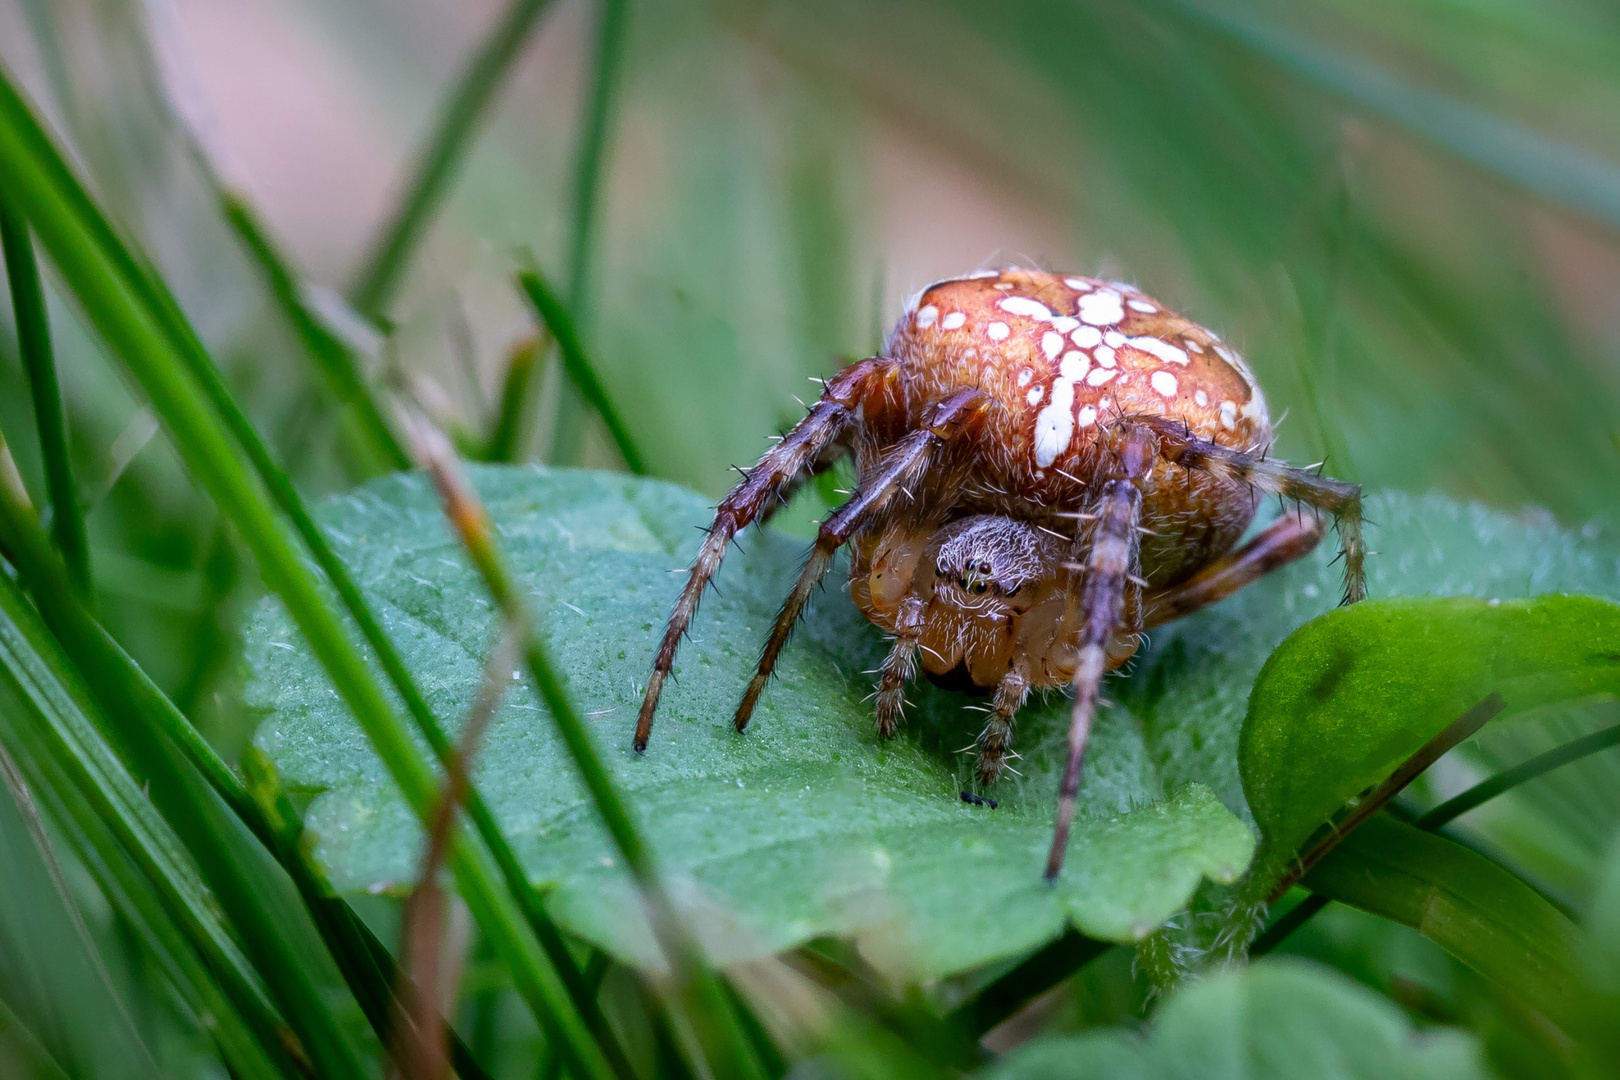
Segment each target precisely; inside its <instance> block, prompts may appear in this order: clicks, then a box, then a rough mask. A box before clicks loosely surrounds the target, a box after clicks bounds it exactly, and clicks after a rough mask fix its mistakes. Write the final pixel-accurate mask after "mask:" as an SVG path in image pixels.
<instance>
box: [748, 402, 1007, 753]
mask: <svg viewBox="0 0 1620 1080" xmlns="http://www.w3.org/2000/svg"><path fill="white" fill-rule="evenodd" d="M990 400H991V399H990V397H989V395H987V394H985V393H984V392H983V391H981V390H958V391H957V392H956V393H954V394H952V395H950V396H949V397H947V398H943V399H941V400H939V401H936V402H934V403H933V404H932V405H930V406H928V407H927V408H926V409H925V410H923V415H922V423H921V425H920V426H919V427H917V428H916V429H914V430H913V431H912V432H911V433H910V434H908V435H906V436H905V437H904V438H902V439H901V440H900V441H899V442H897V443H895V444H894V445H893V446H892V447H890V448H889V449H888V450H887V451H885V452H884V454H883V456H882V458H880V459H879V461H878V463H877V466H876V467H875V468H874V469H872V471H871V472H870V473H869V474H868V475H866V476H864V477H862V478H861V482H860V484H859V485H858V486H857V487H856V488H855V493H854V494H853V495H851V496H850V497H849V501H848V502H846V503H845V504H844V505H843V506H840V507H839V508H838V509H837V510H836V511H834V512H833V513H832V514H831V515H829V516H828V518H827V520H826V521H824V522H822V523H821V529H820V530H819V531H818V532H817V534H816V543H815V547H813V548H811V549H810V557H809V558H808V559H806V560H805V563H804V569H803V570H801V571H800V572H799V580H798V581H797V582H795V583H794V585H793V591H792V592H790V593H788V596H787V599H786V600H784V601H783V602H782V610H781V611H780V612H779V613H778V614H777V616H776V625H775V626H773V627H771V636H770V637H769V638H768V639H767V640H766V642H765V647H764V649H762V650H760V654H759V668H758V670H757V671H756V672H755V673H754V677H753V679H752V680H750V681H749V683H748V689H747V690H745V691H743V696H742V701H741V702H739V703H738V705H737V715H736V717H735V718H734V720H733V723H735V724H736V726H737V730H738V731H741V730H743V729H744V728H745V727H747V726H748V718H749V717H750V716H752V715H753V712H754V705H755V704H756V703H758V701H759V695H760V693H761V692H762V691H764V689H765V684H766V682H768V681H769V680H770V677H771V671H772V670H773V669H774V668H775V667H776V658H777V657H778V656H780V655H781V653H782V646H783V645H785V644H787V639H788V635H789V634H791V633H792V632H793V626H794V624H795V623H797V622H798V621H799V614H800V613H801V612H802V611H803V610H804V605H805V602H806V601H807V600H809V599H810V591H811V590H812V589H814V588H815V587H816V584H817V583H818V582H819V581H820V580H821V577H822V575H823V574H825V573H826V572H827V567H828V566H829V565H830V564H831V563H832V557H833V554H834V553H835V552H836V551H837V550H838V549H839V548H840V547H842V546H843V545H844V544H845V543H846V542H848V541H849V539H850V538H851V537H853V536H854V535H855V534H856V533H857V532H858V531H860V530H861V529H862V528H863V527H865V526H866V525H867V524H868V523H870V522H871V520H872V519H873V518H874V517H875V516H877V515H878V514H879V513H881V512H882V510H883V509H884V508H885V507H886V506H888V504H889V502H890V500H892V499H893V498H894V497H895V496H896V495H898V494H900V493H901V492H903V491H907V490H908V489H909V488H910V487H911V486H912V485H913V484H915V483H916V481H917V480H918V479H920V478H921V477H922V475H923V473H925V472H926V471H927V470H928V468H929V466H930V465H932V464H935V462H936V459H937V457H938V455H939V452H940V450H941V449H942V448H944V447H946V446H948V445H950V444H951V443H952V442H954V441H956V440H957V439H961V438H966V437H971V436H973V435H976V434H977V433H978V429H979V424H978V423H977V421H978V420H979V419H980V418H982V417H983V415H984V412H985V410H986V409H987V408H988V407H989V405H990Z"/></svg>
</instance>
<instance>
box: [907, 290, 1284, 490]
mask: <svg viewBox="0 0 1620 1080" xmlns="http://www.w3.org/2000/svg"><path fill="white" fill-rule="evenodd" d="M888 355H889V356H890V357H892V358H893V359H894V360H896V361H897V362H898V363H899V364H900V367H901V379H902V381H903V383H904V385H905V387H906V397H907V400H908V401H910V402H913V403H917V402H926V401H932V400H936V399H938V398H941V397H943V396H945V395H946V394H948V393H950V392H951V391H952V390H956V389H961V388H963V387H977V388H979V389H981V390H984V391H986V392H987V393H989V394H990V395H991V396H992V397H993V398H994V399H995V401H996V403H997V405H998V406H999V408H997V409H995V410H993V411H992V414H991V416H990V417H989V419H988V426H989V428H990V429H991V431H990V432H989V433H988V434H989V435H990V438H991V440H992V441H993V442H995V443H996V444H997V445H999V446H1000V447H1002V448H1003V451H1004V452H1003V453H1002V454H1001V455H999V464H1000V466H1001V469H1000V471H1003V472H1005V473H1006V474H1007V475H1006V476H1005V477H1002V478H1000V479H1005V480H1007V481H1009V482H1011V483H1012V484H1014V485H1016V486H1017V487H1018V488H1019V489H1020V490H1021V491H1023V492H1025V493H1027V494H1030V495H1032V496H1039V495H1042V494H1046V493H1051V494H1053V495H1056V494H1058V493H1059V492H1060V491H1061V490H1062V489H1063V487H1064V485H1065V477H1064V476H1063V474H1064V473H1069V474H1070V475H1071V476H1079V475H1083V473H1082V471H1081V470H1082V469H1083V467H1084V465H1085V464H1086V463H1087V461H1088V459H1089V457H1090V455H1091V454H1092V453H1093V446H1094V443H1095V440H1096V435H1097V432H1098V431H1099V429H1100V427H1102V426H1103V425H1105V424H1106V421H1107V420H1109V419H1110V418H1112V417H1117V416H1131V415H1152V416H1167V417H1172V418H1175V419H1177V420H1181V421H1183V422H1185V423H1186V424H1187V426H1188V427H1189V429H1190V430H1191V432H1192V433H1193V434H1194V435H1196V436H1198V437H1200V438H1203V439H1207V440H1209V441H1211V442H1217V443H1220V444H1222V445H1227V446H1232V447H1235V448H1244V449H1247V448H1250V447H1253V446H1256V445H1260V444H1264V443H1265V442H1267V441H1268V440H1269V438H1270V435H1271V427H1270V418H1269V417H1268V415H1267V413H1266V403H1265V398H1264V396H1263V395H1262V394H1261V392H1260V389H1259V387H1258V386H1257V385H1256V384H1255V382H1254V377H1253V376H1252V375H1251V374H1250V372H1249V370H1248V368H1247V367H1246V366H1245V365H1244V363H1243V361H1242V359H1241V358H1240V357H1239V356H1238V355H1237V354H1236V353H1235V352H1233V351H1232V350H1231V349H1230V348H1228V347H1227V346H1226V345H1224V344H1223V343H1222V342H1221V341H1220V339H1219V338H1218V337H1216V336H1215V335H1214V334H1213V333H1211V332H1210V331H1208V330H1206V329H1205V328H1203V327H1202V326H1199V325H1198V324H1197V323H1194V322H1193V321H1192V320H1190V319H1187V318H1185V317H1184V316H1182V315H1179V314H1177V313H1175V312H1173V311H1171V310H1169V309H1168V308H1166V307H1165V306H1164V305H1162V304H1160V303H1159V302H1158V301H1156V300H1153V299H1152V298H1150V297H1148V296H1145V295H1143V294H1142V293H1140V292H1138V291H1137V290H1135V289H1133V288H1131V287H1130V286H1127V285H1121V284H1119V283H1117V282H1106V281H1099V280H1096V279H1094V278H1083V277H1076V276H1073V275H1063V274H1051V273H1046V272H1043V271H1036V270H1000V271H990V270H986V271H981V272H980V273H978V274H974V275H970V276H968V277H965V278H958V279H955V280H951V281H943V282H939V283H938V284H935V285H933V286H930V287H929V288H928V289H926V290H924V291H923V292H922V293H921V294H920V295H919V296H918V297H917V298H916V300H915V302H914V303H913V304H912V305H911V306H910V308H909V309H908V310H907V312H906V313H905V315H904V316H903V317H902V318H901V320H900V323H899V325H898V326H896V327H895V330H894V333H893V335H892V336H891V338H890V341H889V346H888ZM910 419H911V420H912V422H915V420H916V418H915V417H912V418H910ZM1069 483H1070V484H1071V485H1072V481H1070V482H1069Z"/></svg>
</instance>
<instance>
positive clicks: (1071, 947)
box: [945, 927, 1112, 1039]
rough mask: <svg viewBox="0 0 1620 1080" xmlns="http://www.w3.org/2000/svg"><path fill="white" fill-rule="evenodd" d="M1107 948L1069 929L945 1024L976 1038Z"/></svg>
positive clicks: (950, 1015)
mask: <svg viewBox="0 0 1620 1080" xmlns="http://www.w3.org/2000/svg"><path fill="white" fill-rule="evenodd" d="M1110 948H1112V946H1111V945H1109V943H1108V942H1105V941H1094V940H1092V939H1091V938H1088V937H1086V936H1085V935H1083V934H1081V933H1080V932H1079V931H1077V930H1075V929H1074V928H1073V927H1070V928H1069V929H1067V930H1065V931H1064V932H1063V936H1061V937H1059V938H1058V939H1057V940H1056V941H1054V942H1052V943H1051V944H1049V945H1047V946H1045V947H1044V948H1041V949H1039V950H1037V951H1036V952H1035V953H1033V954H1032V955H1030V956H1029V957H1027V958H1025V959H1024V960H1023V961H1021V962H1020V963H1019V964H1018V966H1016V967H1014V968H1013V969H1012V970H1010V971H1008V972H1007V973H1006V974H1004V975H1001V976H999V977H998V978H996V980H995V981H994V982H992V983H990V984H989V985H988V986H986V987H984V988H983V989H982V990H980V991H979V992H978V993H976V994H974V995H973V996H972V997H970V998H968V999H967V1000H966V1001H964V1002H962V1003H961V1004H960V1005H958V1006H957V1007H956V1008H954V1009H952V1010H951V1011H950V1012H949V1013H947V1014H946V1016H945V1023H946V1025H947V1026H948V1027H952V1028H956V1029H958V1030H963V1031H966V1032H967V1033H968V1034H969V1036H971V1037H972V1038H973V1039H978V1038H979V1037H980V1036H982V1035H983V1034H984V1033H985V1032H987V1031H989V1030H990V1029H991V1028H993V1027H995V1026H996V1025H997V1024H999V1023H1001V1022H1002V1021H1003V1020H1006V1019H1007V1018H1008V1017H1010V1016H1012V1015H1013V1014H1014V1013H1016V1012H1017V1011H1018V1010H1019V1009H1022V1008H1023V1007H1024V1006H1025V1005H1026V1004H1028V1003H1029V1002H1030V1001H1032V1000H1034V999H1035V998H1036V997H1038V996H1040V995H1041V994H1044V993H1046V991H1048V990H1050V989H1052V987H1054V986H1056V985H1057V984H1058V983H1060V982H1062V981H1063V980H1064V979H1067V978H1069V976H1071V975H1073V974H1074V973H1075V972H1077V971H1079V970H1080V969H1081V968H1083V967H1085V966H1086V965H1087V964H1089V963H1091V962H1092V961H1093V960H1095V959H1097V957H1099V956H1101V955H1102V954H1103V953H1105V952H1107V951H1108V950H1109V949H1110Z"/></svg>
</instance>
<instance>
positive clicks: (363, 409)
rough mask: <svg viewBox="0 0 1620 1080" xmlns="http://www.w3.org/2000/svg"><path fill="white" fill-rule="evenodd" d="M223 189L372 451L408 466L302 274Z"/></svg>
mask: <svg viewBox="0 0 1620 1080" xmlns="http://www.w3.org/2000/svg"><path fill="white" fill-rule="evenodd" d="M218 194H219V199H220V204H221V206H222V207H223V209H224V213H225V220H226V221H228V222H230V224H231V227H232V228H233V229H235V230H236V235H237V237H238V238H239V239H240V240H241V241H242V244H243V246H244V247H246V248H247V250H248V252H249V254H251V255H252V256H253V260H254V261H255V262H256V263H258V265H259V269H260V271H262V272H263V274H264V276H265V280H266V282H267V284H268V285H269V286H270V294H271V295H272V296H273V297H275V300H276V304H277V305H278V306H279V307H280V308H281V312H282V315H283V316H285V317H286V319H287V321H288V322H289V323H291V324H292V328H293V331H294V332H295V333H296V334H297V335H298V340H299V342H301V343H302V344H303V346H304V351H305V352H306V353H308V354H309V356H310V358H311V359H313V360H314V361H315V363H316V365H317V366H318V367H319V368H320V370H321V374H323V375H324V376H326V380H327V382H328V383H329V384H331V387H332V391H333V393H335V394H336V395H337V398H338V400H339V401H340V402H342V403H343V404H345V405H348V406H349V407H350V408H352V409H354V412H355V416H356V417H357V418H358V419H359V421H360V427H361V429H362V430H363V431H364V432H365V433H366V436H367V438H368V440H369V441H370V443H371V447H372V449H373V451H375V453H376V454H377V456H378V457H379V458H380V459H381V460H382V461H384V462H385V463H386V464H387V466H388V467H389V468H392V469H405V468H409V467H410V462H409V460H408V459H407V458H406V457H405V451H404V450H402V449H400V445H399V440H397V439H396V438H394V433H393V431H392V430H391V429H390V428H389V427H388V422H387V421H386V420H384V419H383V415H382V410H381V409H380V408H379V407H378V405H377V399H376V397H375V396H374V395H373V394H372V392H371V388H370V387H369V386H367V385H366V382H365V380H364V379H363V378H362V377H361V375H360V369H359V365H358V364H356V362H355V358H354V354H353V353H352V352H350V351H349V348H348V346H347V345H345V344H344V343H343V342H342V341H341V340H339V338H338V337H337V335H336V334H334V333H332V332H331V331H330V330H328V329H327V328H326V325H325V324H324V323H323V322H322V321H321V320H320V319H319V318H317V317H316V315H315V314H314V313H313V312H311V311H310V310H309V308H308V307H307V306H306V305H305V304H304V299H303V292H302V290H301V288H300V286H299V281H298V278H297V276H296V275H294V273H293V271H292V269H291V267H290V265H289V264H288V262H287V260H286V259H285V258H284V257H283V256H282V254H281V252H280V251H279V250H277V248H276V246H275V243H274V242H273V241H272V240H271V239H270V236H269V234H268V233H267V232H265V229H264V226H263V223H261V222H260V221H259V219H258V215H257V214H255V213H254V212H253V208H252V207H251V206H249V205H248V203H247V201H246V200H245V199H243V198H242V197H241V196H240V195H238V194H236V193H234V192H229V191H225V190H223V189H221V190H220V191H219V193H218Z"/></svg>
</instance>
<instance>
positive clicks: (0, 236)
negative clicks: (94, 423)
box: [0, 199, 90, 596]
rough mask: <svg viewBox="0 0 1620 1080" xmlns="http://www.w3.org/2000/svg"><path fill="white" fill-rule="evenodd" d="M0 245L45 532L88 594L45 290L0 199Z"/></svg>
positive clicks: (15, 219) (26, 243)
mask: <svg viewBox="0 0 1620 1080" xmlns="http://www.w3.org/2000/svg"><path fill="white" fill-rule="evenodd" d="M0 241H3V246H4V248H5V257H6V276H7V278H8V279H9V280H10V282H11V305H12V310H13V311H15V312H16V316H17V350H18V352H19V353H21V355H22V361H23V368H24V370H26V371H27V372H28V389H29V392H30V393H31V394H32V395H33V399H34V422H35V423H36V424H37V425H38V428H39V448H40V455H41V456H42V457H43V458H44V461H45V486H46V488H47V490H48V491H49V494H50V502H51V533H52V535H53V536H55V538H56V545H57V547H59V548H61V549H62V557H63V558H64V559H66V560H67V564H68V568H69V570H70V571H71V572H72V574H73V583H74V584H75V585H76V586H77V587H78V588H79V590H80V591H81V592H82V593H84V594H85V595H86V596H88V595H89V593H90V545H89V543H88V542H87V541H86V540H85V536H84V515H83V513H82V512H81V511H80V509H79V499H78V496H77V494H75V492H74V486H73V465H72V461H71V458H70V457H69V454H68V443H67V417H66V415H65V414H64V413H63V411H62V392H61V389H60V387H59V386H58V385H57V380H56V357H55V356H54V355H53V353H52V350H51V328H50V322H49V319H48V317H47V315H46V312H45V290H44V288H43V286H42V285H41V283H40V278H39V263H38V262H37V261H36V260H35V259H34V243H33V240H32V239H31V238H30V237H29V235H28V223H27V221H25V220H24V219H23V218H22V217H21V216H20V215H18V214H17V212H16V211H15V210H14V209H13V208H12V207H11V205H10V203H9V202H8V201H7V200H5V199H0Z"/></svg>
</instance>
